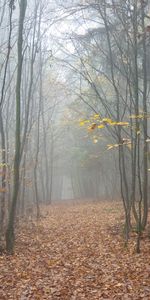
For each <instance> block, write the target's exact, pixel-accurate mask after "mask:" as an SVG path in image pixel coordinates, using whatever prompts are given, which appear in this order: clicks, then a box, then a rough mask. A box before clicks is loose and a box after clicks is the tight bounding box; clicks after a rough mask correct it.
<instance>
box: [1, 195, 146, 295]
mask: <svg viewBox="0 0 150 300" xmlns="http://www.w3.org/2000/svg"><path fill="white" fill-rule="evenodd" d="M42 211H44V212H43V216H42V218H41V219H40V220H39V221H38V222H37V221H36V220H35V219H32V220H30V221H28V222H25V221H24V222H23V221H21V222H20V224H19V228H18V230H17V232H16V248H15V254H14V256H6V255H3V256H1V257H0V270H1V272H0V299H1V300H11V299H13V300H42V299H43V300H48V299H52V300H57V299H62V300H80V299H81V300H82V299H86V300H88V299H89V300H94V299H107V300H109V299H110V300H111V299H116V300H128V299H133V300H139V299H144V300H148V299H150V255H149V253H150V250H149V249H150V238H149V237H148V234H147V233H146V234H145V235H144V237H143V239H142V242H141V250H142V251H141V253H140V254H138V255H137V254H136V253H135V242H136V233H132V235H131V239H130V241H129V244H128V247H124V239H123V209H122V206H121V203H119V202H117V203H115V202H104V201H103V202H70V204H68V203H61V204H55V205H51V206H47V207H43V208H42Z"/></svg>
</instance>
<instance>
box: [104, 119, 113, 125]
mask: <svg viewBox="0 0 150 300" xmlns="http://www.w3.org/2000/svg"><path fill="white" fill-rule="evenodd" d="M102 121H103V122H104V123H108V124H111V123H112V120H111V119H110V118H104V119H103V120H102Z"/></svg>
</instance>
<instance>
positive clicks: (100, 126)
mask: <svg viewBox="0 0 150 300" xmlns="http://www.w3.org/2000/svg"><path fill="white" fill-rule="evenodd" d="M104 127H105V126H104V125H103V124H101V125H98V126H97V128H99V129H102V128H104Z"/></svg>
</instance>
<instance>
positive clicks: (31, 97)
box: [0, 0, 150, 229]
mask: <svg viewBox="0 0 150 300" xmlns="http://www.w3.org/2000/svg"><path fill="white" fill-rule="evenodd" d="M132 2H134V1H123V2H121V1H119V2H118V1H117V2H116V1H94V0H93V1H92V0H89V1H79V0H75V1H69V0H68V1H63V0H61V1H43V0H41V1H39V0H32V1H31V0H28V1H22V0H21V1H19V3H18V1H6V0H2V1H1V2H0V142H1V164H0V168H1V169H0V172H1V179H0V180H1V188H0V189H1V190H0V191H1V220H2V221H1V227H2V228H3V225H4V223H5V226H6V224H7V223H8V224H9V225H8V227H9V229H10V228H11V227H12V225H13V224H14V218H15V217H12V215H18V216H24V215H26V214H28V213H29V211H34V212H37V216H38V215H40V211H41V207H42V205H48V204H52V203H55V202H61V201H64V200H81V201H82V200H83V201H84V200H92V201H95V200H96V201H102V200H105V201H107V200H110V201H115V200H121V199H122V200H123V203H124V208H125V212H126V217H127V215H128V214H127V212H130V211H131V207H132V205H133V203H135V201H136V200H137V201H139V202H138V203H140V204H139V205H140V206H139V210H140V209H141V207H142V206H141V202H142V201H143V203H144V204H143V206H144V207H145V210H144V213H143V214H144V216H145V214H146V216H147V207H148V202H149V199H148V188H149V180H148V171H149V134H150V133H149V91H150V89H149V66H150V59H149V51H150V48H149V45H150V43H149V41H150V39H149V32H150V31H149V4H148V3H146V4H144V6H143V7H142V8H141V9H142V10H141V11H142V12H141V14H140V13H139V11H140V4H139V3H137V4H136V6H135V5H134V3H132ZM137 2H138V1H137ZM135 19H136V20H135ZM140 201H141V202H140ZM9 218H10V219H11V221H10V219H9ZM139 218H141V216H140V217H139ZM144 218H146V217H144ZM8 220H9V221H8ZM145 220H146V219H145ZM126 221H127V223H128V220H127V219H126ZM140 222H141V219H140Z"/></svg>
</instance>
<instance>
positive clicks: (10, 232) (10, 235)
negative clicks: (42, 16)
mask: <svg viewBox="0 0 150 300" xmlns="http://www.w3.org/2000/svg"><path fill="white" fill-rule="evenodd" d="M26 7H27V0H21V1H20V7H19V11H20V15H19V28H18V67H17V82H16V140H15V158H14V184H13V196H12V203H11V209H10V214H9V222H8V227H7V231H6V250H7V251H8V253H10V254H12V253H13V249H14V238H15V236H14V222H15V214H16V206H17V199H18V192H19V167H20V158H21V157H20V132H21V128H20V103H21V78H22V63H23V53H22V48H23V25H24V19H25V13H26Z"/></svg>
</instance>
